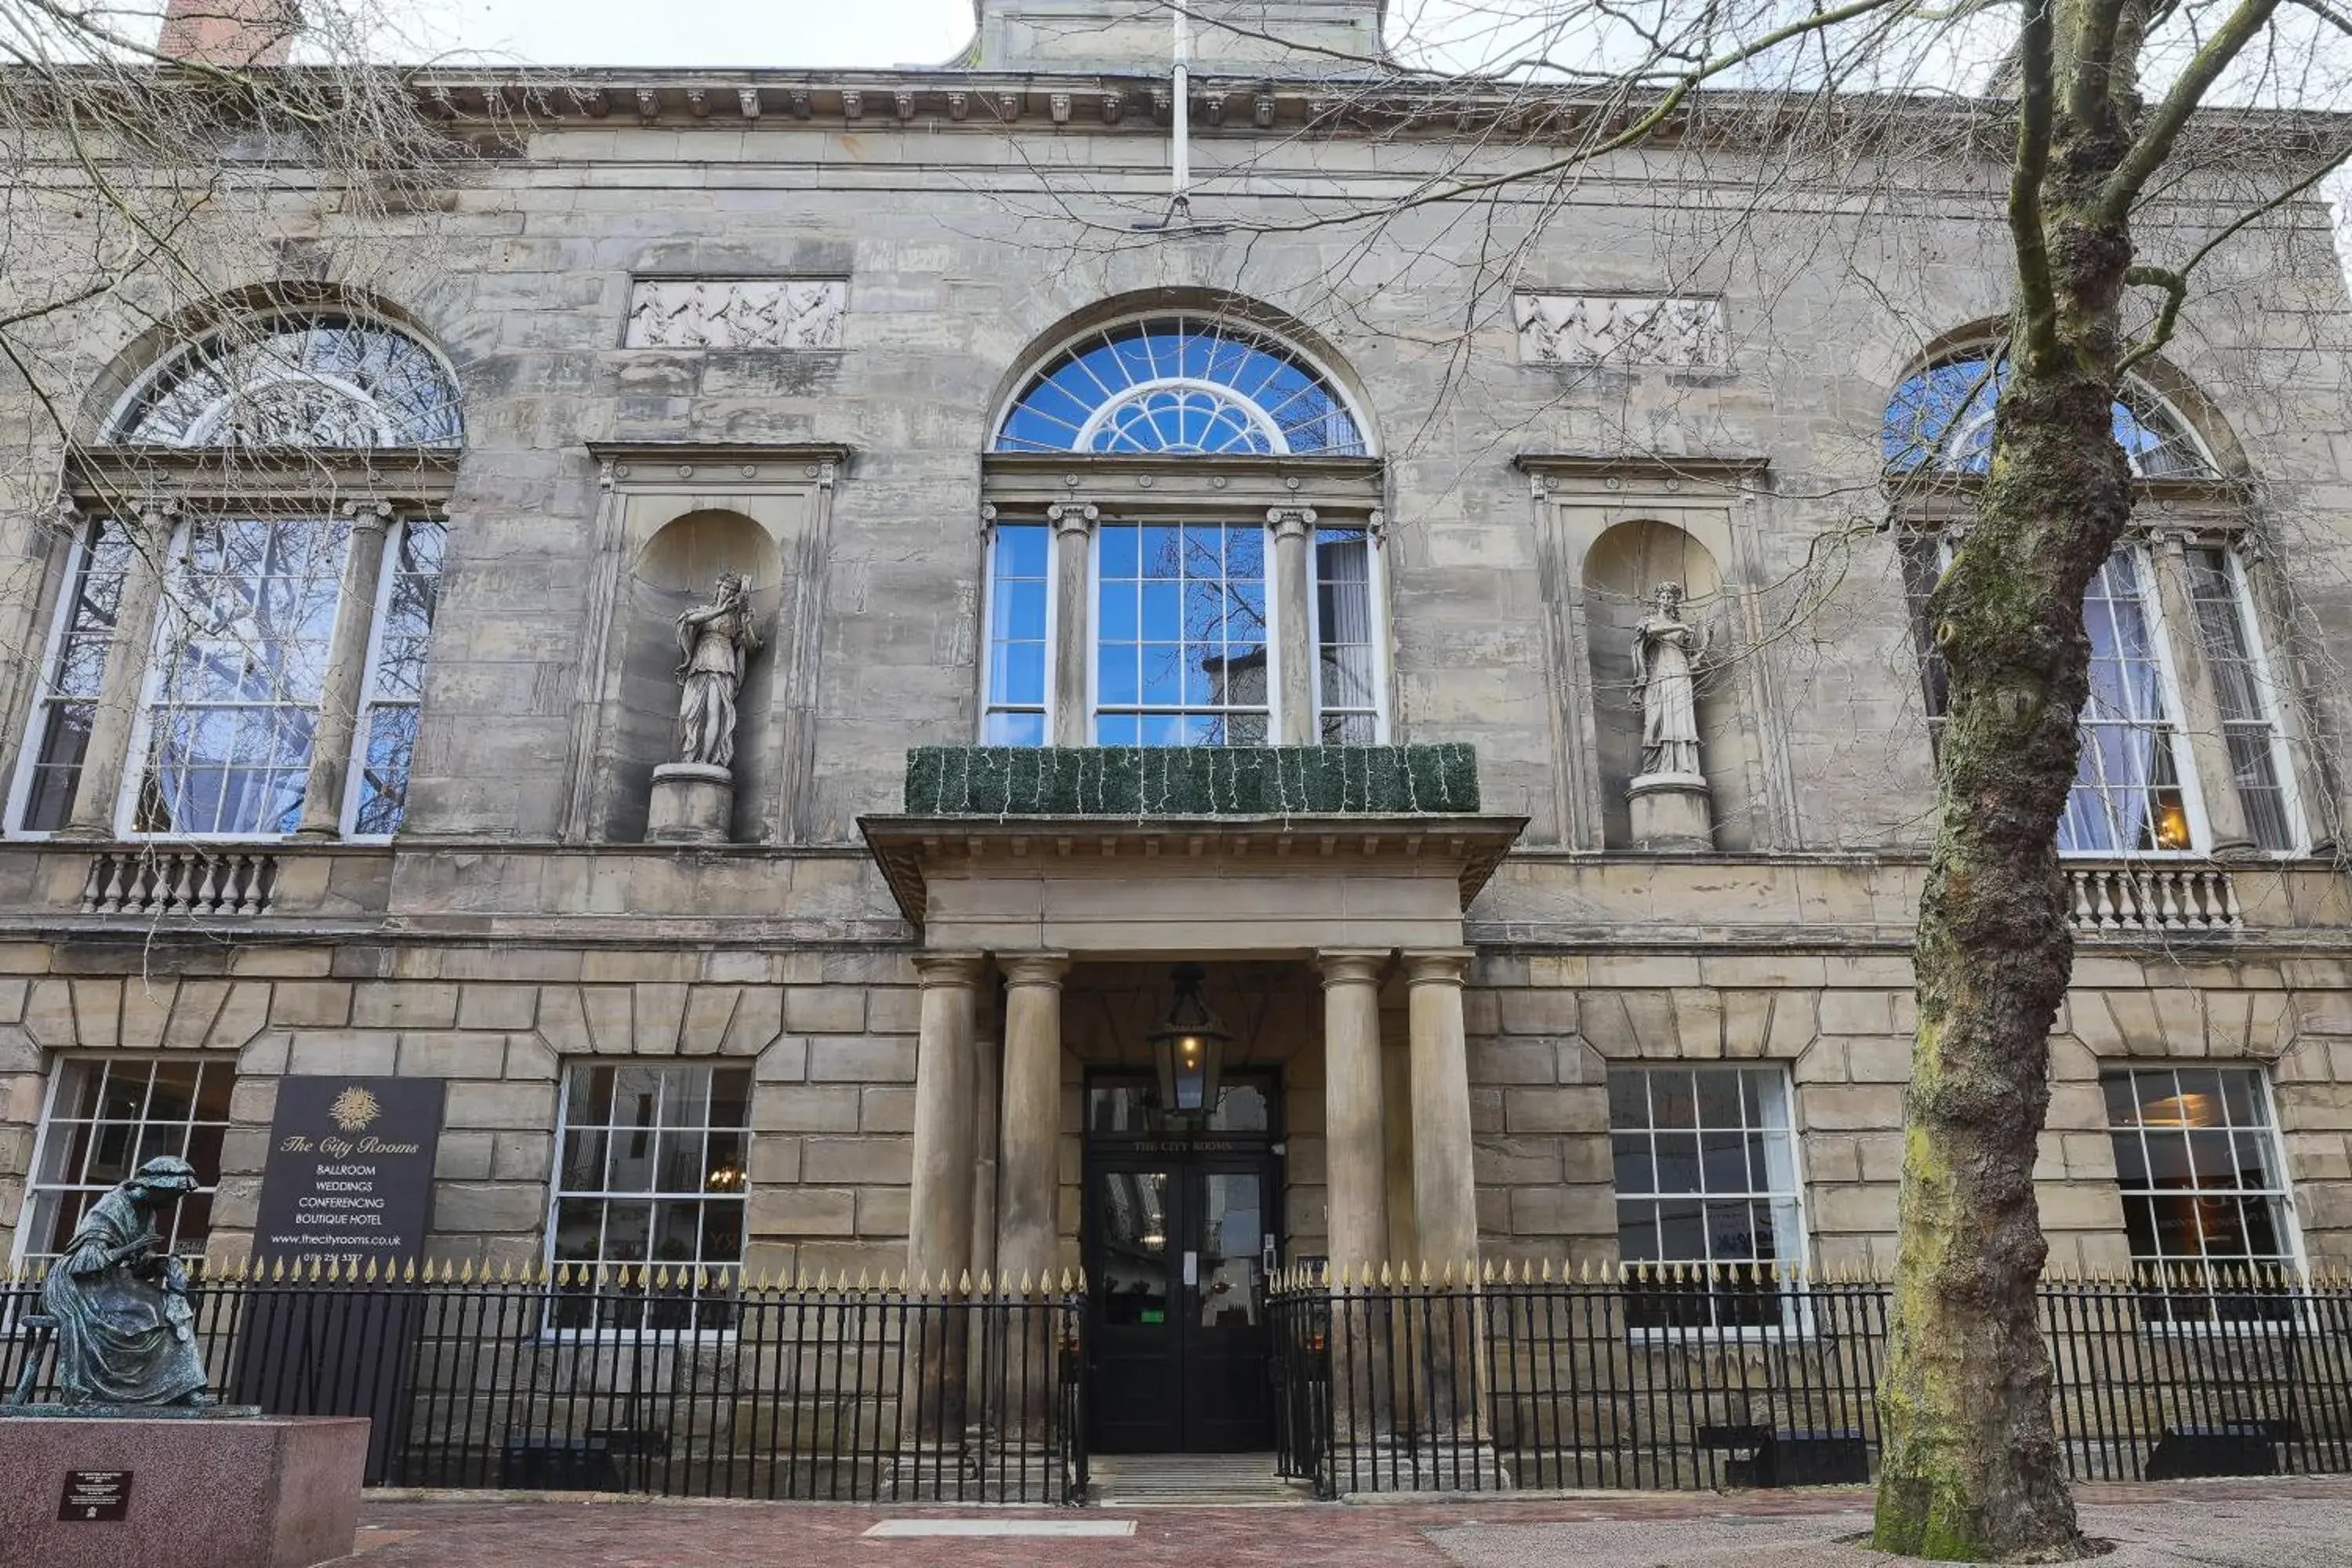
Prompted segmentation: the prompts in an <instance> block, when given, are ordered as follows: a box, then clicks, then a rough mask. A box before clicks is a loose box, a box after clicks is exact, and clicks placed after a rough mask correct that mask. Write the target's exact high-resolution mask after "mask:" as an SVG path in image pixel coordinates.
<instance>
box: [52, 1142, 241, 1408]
mask: <svg viewBox="0 0 2352 1568" xmlns="http://www.w3.org/2000/svg"><path fill="white" fill-rule="evenodd" d="M195 1190H196V1173H195V1170H194V1167H193V1166H191V1165H190V1164H189V1163H187V1162H186V1161H185V1160H178V1159H173V1158H172V1157H171V1156H169V1155H163V1156H161V1157H159V1158H157V1159H153V1160H150V1161H148V1162H147V1163H145V1164H143V1165H142V1166H140V1167H139V1173H138V1174H137V1175H134V1176H132V1177H131V1179H130V1180H129V1181H127V1182H125V1183H123V1184H121V1186H119V1187H117V1188H115V1189H114V1190H113V1191H112V1192H110V1193H109V1194H106V1195H105V1196H104V1197H102V1198H100V1199H99V1200H98V1202H97V1203H95V1204H93V1205H90V1209H89V1213H88V1214H86V1215H82V1218H81V1224H80V1225H79V1226H76V1227H75V1229H74V1233H73V1239H72V1240H70V1241H68V1242H67V1243H66V1249H65V1254H64V1256H63V1257H61V1258H58V1260H57V1262H56V1263H55V1264H54V1265H52V1266H51V1267H50V1269H49V1274H48V1279H47V1281H46V1282H45V1283H44V1284H43V1285H42V1287H41V1308H42V1310H44V1311H45V1312H47V1314H48V1315H49V1316H50V1317H52V1318H54V1319H56V1320H57V1325H58V1387H59V1389H60V1390H62V1391H63V1394H64V1398H65V1403H66V1404H68V1405H201V1404H203V1403H205V1401H204V1398H203V1395H204V1391H205V1361H204V1355H203V1352H201V1351H200V1350H198V1348H197V1346H196V1331H195V1322H196V1314H195V1310H194V1308H193V1307H191V1306H190V1305H189V1302H188V1277H187V1274H186V1273H185V1272H184V1270H183V1269H182V1268H181V1267H180V1260H179V1259H178V1258H173V1256H172V1253H171V1248H170V1246H169V1244H168V1243H167V1242H166V1241H165V1239H164V1237H163V1233H162V1232H160V1231H159V1230H158V1229H157V1228H156V1225H155V1220H156V1216H157V1215H158V1213H159V1212H160V1213H168V1212H169V1211H170V1209H171V1207H172V1205H174V1204H176V1203H178V1202H179V1201H180V1200H181V1199H182V1198H184V1197H185V1196H186V1195H187V1194H190V1193H193V1192H194V1191H195Z"/></svg>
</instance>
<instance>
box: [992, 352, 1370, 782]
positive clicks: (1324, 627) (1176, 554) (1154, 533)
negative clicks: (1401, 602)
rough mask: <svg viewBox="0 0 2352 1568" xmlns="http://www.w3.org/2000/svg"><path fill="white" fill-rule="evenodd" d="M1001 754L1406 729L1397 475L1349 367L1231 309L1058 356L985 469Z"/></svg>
mask: <svg viewBox="0 0 2352 1568" xmlns="http://www.w3.org/2000/svg"><path fill="white" fill-rule="evenodd" d="M985 467H986V482H987V492H988V500H989V528H990V537H991V542H990V552H989V590H988V604H987V622H988V625H987V635H986V645H987V648H988V656H987V668H986V669H985V671H984V672H983V678H982V685H983V717H982V740H983V742H987V743H989V744H993V745H1046V744H1059V745H1130V746H1134V745H1141V746H1159V745H1261V744H1266V743H1270V742H1285V743H1289V744H1300V745H1306V744H1317V745H1369V744H1372V743H1375V742H1380V741H1381V740H1384V739H1385V738H1386V725H1387V711H1388V703H1387V700H1386V683H1387V658H1386V649H1387V637H1386V634H1385V630H1384V623H1383V619H1382V616H1381V600H1380V595H1381V573H1380V539H1379V524H1380V513H1379V510H1378V508H1379V485H1378V468H1377V465H1376V464H1375V462H1374V461H1373V459H1372V456H1371V447H1370V442H1369V440H1368V439H1367V437H1366V433H1365V426H1364V422H1363V420H1362V418H1361V416H1360V414H1359V412H1358V411H1357V409H1356V407H1355V406H1354V405H1352V404H1351V403H1350V401H1349V397H1348V395H1347V394H1346V393H1345V392H1344V391H1342V390H1341V386H1340V382H1339V378H1338V377H1337V376H1336V375H1334V374H1332V373H1330V372H1329V371H1328V370H1327V369H1326V368H1325V367H1324V366H1323V365H1322V364H1321V363H1318V360H1317V359H1316V358H1315V357H1314V356H1313V355H1311V354H1309V353H1307V352H1306V351H1305V350H1304V349H1303V348H1301V347H1300V346H1299V345H1298V344H1297V343H1296V342H1291V341H1289V340H1287V339H1286V338H1284V337H1282V336H1280V335H1278V334H1276V333H1275V332H1273V331H1269V330H1267V329H1265V328H1263V327H1260V326H1258V325H1255V324H1253V323H1248V322H1244V321H1238V320H1235V319H1234V318H1232V317H1230V316H1225V315H1217V314H1186V313H1181V312H1171V313H1162V314H1154V315H1148V316H1140V317H1136V318H1132V319H1128V320H1123V321H1114V322H1111V323H1109V324H1108V325H1104V326H1099V327H1094V328H1090V329H1088V330H1087V331H1083V332H1081V333H1078V334H1077V335H1076V336H1073V337H1070V338H1067V339H1066V340H1063V341H1061V342H1057V343H1055V345H1054V346H1052V347H1051V348H1049V349H1048V351H1047V352H1045V353H1042V354H1040V355H1039V356H1038V358H1037V360H1036V361H1035V363H1034V367H1033V368H1032V369H1030V370H1029V371H1028V372H1027V373H1026V374H1024V375H1023V376H1022V378H1021V379H1020V381H1019V383H1018V384H1017V388H1016V390H1015V392H1014V394H1013V397H1012V398H1011V399H1010V400H1009V401H1008V402H1007V404H1006V405H1005V406H1004V408H1003V410H1002V411H1001V413H1000V414H999V416H998V417H997V419H996V422H995V425H994V427H993V434H992V439H991V441H990V452H989V455H988V459H987V463H986V466H985Z"/></svg>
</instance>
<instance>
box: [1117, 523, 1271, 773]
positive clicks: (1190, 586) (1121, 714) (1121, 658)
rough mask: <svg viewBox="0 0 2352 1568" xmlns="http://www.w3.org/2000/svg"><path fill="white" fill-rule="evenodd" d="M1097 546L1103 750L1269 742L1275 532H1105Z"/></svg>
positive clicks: (1204, 528)
mask: <svg viewBox="0 0 2352 1568" xmlns="http://www.w3.org/2000/svg"><path fill="white" fill-rule="evenodd" d="M1097 543H1098V548H1099V549H1100V551H1101V590H1100V621H1099V629H1098V631H1097V645H1096V646H1097V657H1096V672H1095V678H1096V683H1097V693H1096V698H1097V710H1098V718H1097V742H1098V743H1099V744H1103V745H1203V744H1205V745H1217V744H1228V743H1239V744H1254V743H1257V742H1263V741H1264V740H1265V707H1266V668H1265V530H1264V529H1263V528H1259V527H1252V526H1244V525H1235V526H1231V527H1228V526H1226V525H1224V524H1222V523H1186V524H1183V525H1181V526H1172V525H1171V526H1155V527H1145V528H1123V527H1122V528H1105V529H1104V530H1103V531H1102V532H1101V534H1100V535H1099V538H1098V542H1097ZM1237 710H1238V711H1237Z"/></svg>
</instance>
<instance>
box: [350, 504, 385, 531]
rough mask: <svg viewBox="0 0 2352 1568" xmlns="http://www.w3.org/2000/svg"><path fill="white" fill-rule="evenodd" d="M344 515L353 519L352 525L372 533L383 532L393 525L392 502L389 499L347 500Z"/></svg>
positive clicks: (354, 527)
mask: <svg viewBox="0 0 2352 1568" xmlns="http://www.w3.org/2000/svg"><path fill="white" fill-rule="evenodd" d="M343 515H344V516H345V517H347V518H350V519H351V520H352V528H353V529H357V530H364V531H368V532H371V533H382V532H383V531H384V530H385V529H387V528H389V527H391V526H392V503H391V502H390V501H388V500H347V501H345V502H344V503H343Z"/></svg>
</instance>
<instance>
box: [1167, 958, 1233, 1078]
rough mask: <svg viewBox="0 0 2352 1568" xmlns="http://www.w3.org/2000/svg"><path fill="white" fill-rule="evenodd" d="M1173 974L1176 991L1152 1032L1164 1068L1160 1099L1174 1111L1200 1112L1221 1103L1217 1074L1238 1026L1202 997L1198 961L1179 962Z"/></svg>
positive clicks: (1201, 975)
mask: <svg viewBox="0 0 2352 1568" xmlns="http://www.w3.org/2000/svg"><path fill="white" fill-rule="evenodd" d="M1168 978H1169V982H1170V984H1172V985H1174V986H1175V988H1176V994H1175V996H1174V997H1173V998H1172V999H1171V1001H1170V1002H1169V1004H1168V1012H1167V1014H1166V1016H1163V1017H1162V1018H1161V1019H1160V1026H1159V1027H1158V1028H1156V1029H1154V1030H1152V1031H1151V1034H1150V1037H1149V1038H1150V1044H1151V1057H1152V1060H1153V1061H1154V1062H1155V1063H1157V1064H1158V1066H1159V1068H1160V1104H1161V1105H1162V1106H1163V1107H1165V1108H1166V1109H1167V1110H1170V1111H1172V1112H1175V1113H1178V1114H1181V1115H1195V1116H1197V1115H1200V1114H1202V1113H1203V1112H1205V1111H1206V1110H1208V1109H1209V1108H1210V1107H1211V1106H1213V1105H1215V1104H1216V1103H1217V1074H1218V1071H1219V1069H1220V1068H1222V1067H1223V1065H1224V1051H1225V1047H1226V1046H1227V1045H1229V1044H1231V1043H1232V1041H1233V1032H1232V1031H1231V1030H1229V1029H1227V1028H1226V1027H1225V1026H1224V1024H1223V1020H1221V1019H1219V1018H1218V1016H1217V1015H1216V1013H1215V1011H1214V1010H1213V1008H1211V1007H1210V1005H1208V1004H1207V1003H1206V1002H1204V1001H1202V999H1201V982H1202V980H1203V979H1205V978H1206V974H1205V973H1204V972H1203V971H1202V968H1201V966H1200V965H1199V964H1197V963H1180V964H1178V965H1177V966H1176V967H1175V968H1174V969H1172V970H1171V971H1170V972H1169V974H1168Z"/></svg>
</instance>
